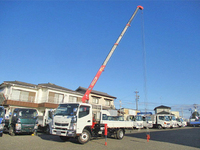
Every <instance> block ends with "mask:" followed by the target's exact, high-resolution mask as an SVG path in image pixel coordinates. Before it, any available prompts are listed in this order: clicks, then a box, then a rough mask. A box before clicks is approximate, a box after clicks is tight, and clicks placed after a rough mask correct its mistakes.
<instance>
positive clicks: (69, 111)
mask: <svg viewBox="0 0 200 150" xmlns="http://www.w3.org/2000/svg"><path fill="white" fill-rule="evenodd" d="M78 106H79V105H78V104H60V105H59V106H58V108H57V109H56V111H55V114H54V116H56V115H63V116H68V115H70V116H73V115H76V112H77V108H78Z"/></svg>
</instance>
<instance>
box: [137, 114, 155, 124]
mask: <svg viewBox="0 0 200 150" xmlns="http://www.w3.org/2000/svg"><path fill="white" fill-rule="evenodd" d="M137 115H141V116H142V120H143V127H144V128H153V121H152V119H151V115H152V112H139V113H137Z"/></svg>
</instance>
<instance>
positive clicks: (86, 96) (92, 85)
mask: <svg viewBox="0 0 200 150" xmlns="http://www.w3.org/2000/svg"><path fill="white" fill-rule="evenodd" d="M139 9H140V10H142V9H143V7H142V6H137V8H136V10H135V12H134V13H133V15H132V16H131V18H130V20H129V21H128V23H127V24H126V26H125V27H124V29H123V31H122V33H121V34H120V36H119V37H118V39H117V41H116V42H115V44H114V45H113V47H112V49H111V50H110V52H109V54H108V56H107V57H106V59H105V61H104V62H103V64H102V65H101V67H100V69H99V71H98V72H97V74H96V76H95V77H94V79H93V80H92V82H91V84H90V86H89V87H88V89H87V91H86V92H85V94H84V96H83V98H82V102H83V103H85V102H86V101H87V102H88V100H89V94H90V92H91V91H92V89H93V87H94V85H95V84H96V82H97V80H98V79H99V77H100V75H101V73H102V72H103V71H104V68H105V67H106V64H107V63H108V61H109V59H110V57H111V56H112V54H113V52H114V51H115V49H116V48H117V46H118V44H119V42H120V40H121V39H122V37H123V35H124V33H125V32H126V30H127V29H128V27H129V26H130V24H131V21H132V20H133V18H134V17H135V15H136V13H137V12H138V10H139Z"/></svg>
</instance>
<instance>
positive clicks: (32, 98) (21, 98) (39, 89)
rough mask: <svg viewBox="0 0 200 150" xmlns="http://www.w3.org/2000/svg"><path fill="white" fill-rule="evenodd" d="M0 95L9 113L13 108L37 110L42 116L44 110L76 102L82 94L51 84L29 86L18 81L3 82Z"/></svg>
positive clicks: (0, 86) (0, 85)
mask: <svg viewBox="0 0 200 150" xmlns="http://www.w3.org/2000/svg"><path fill="white" fill-rule="evenodd" d="M0 93H3V94H4V96H5V100H4V101H2V103H1V104H2V105H3V106H5V108H6V109H7V110H8V111H9V112H11V111H12V110H13V109H14V108H15V107H29V108H37V109H38V111H39V114H38V115H42V113H43V112H44V110H45V108H57V107H58V104H60V103H65V102H77V101H79V100H80V99H81V98H82V96H83V94H81V93H79V92H76V91H73V90H70V89H67V88H64V87H61V86H58V85H55V84H52V83H44V84H38V85H36V84H30V83H25V82H20V81H4V82H3V83H2V84H0Z"/></svg>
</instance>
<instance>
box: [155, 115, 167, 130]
mask: <svg viewBox="0 0 200 150" xmlns="http://www.w3.org/2000/svg"><path fill="white" fill-rule="evenodd" d="M151 119H152V121H153V127H154V128H158V129H162V128H164V129H165V128H170V127H171V121H170V120H169V115H165V114H155V115H151Z"/></svg>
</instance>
